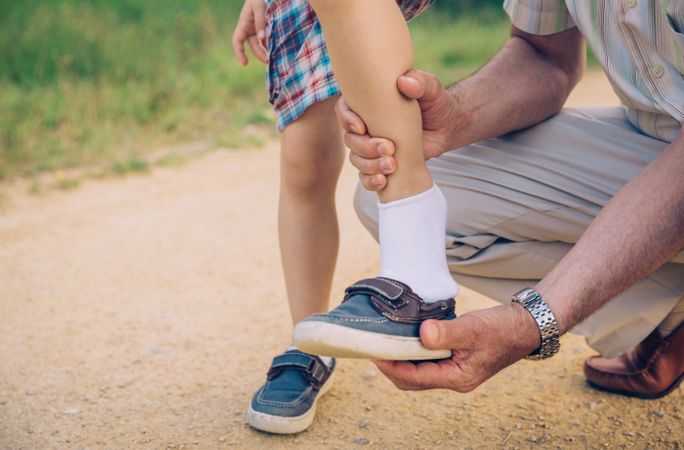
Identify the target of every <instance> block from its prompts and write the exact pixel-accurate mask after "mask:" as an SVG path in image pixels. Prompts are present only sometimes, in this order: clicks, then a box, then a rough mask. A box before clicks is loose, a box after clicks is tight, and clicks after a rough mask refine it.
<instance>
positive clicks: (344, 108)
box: [335, 97, 367, 135]
mask: <svg viewBox="0 0 684 450" xmlns="http://www.w3.org/2000/svg"><path fill="white" fill-rule="evenodd" d="M335 114H337V121H338V122H339V123H340V125H341V126H342V128H343V129H344V130H345V131H347V132H349V133H354V134H361V135H363V134H366V132H367V131H366V124H365V123H364V122H363V120H362V119H361V117H359V116H358V115H357V114H356V113H355V112H354V111H352V110H351V108H349V105H347V102H346V101H344V97H340V98H339V99H338V100H337V102H336V103H335Z"/></svg>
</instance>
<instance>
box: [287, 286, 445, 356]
mask: <svg viewBox="0 0 684 450" xmlns="http://www.w3.org/2000/svg"><path fill="white" fill-rule="evenodd" d="M454 306H455V301H454V299H453V298H450V299H446V300H440V301H437V302H431V303H426V302H425V301H423V300H422V299H421V298H420V297H419V296H418V295H416V294H415V293H414V292H413V291H412V290H411V288H410V287H408V286H407V285H405V284H404V283H401V282H399V281H396V280H392V279H390V278H383V277H378V278H369V279H366V280H361V281H358V282H356V283H354V284H353V285H352V286H350V287H348V288H347V289H346V291H345V297H344V300H343V301H342V304H341V305H340V306H338V307H337V308H335V309H333V310H332V311H330V312H328V313H325V314H314V315H312V316H310V317H308V318H306V319H304V320H303V321H301V322H299V323H298V324H297V326H295V329H294V336H293V340H294V345H296V346H297V347H298V348H300V349H301V350H302V351H305V352H309V353H315V354H317V355H326V356H334V357H338V358H367V359H382V360H426V359H443V358H449V357H451V350H431V349H428V348H426V347H425V346H423V344H422V343H421V341H420V324H421V323H423V321H425V320H427V319H436V320H451V319H455V318H456V314H455V313H454Z"/></svg>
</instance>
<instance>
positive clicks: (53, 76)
mask: <svg viewBox="0 0 684 450" xmlns="http://www.w3.org/2000/svg"><path fill="white" fill-rule="evenodd" d="M464 1H465V0H464ZM471 3H473V2H468V1H465V3H463V5H465V6H459V7H458V8H456V7H451V6H448V5H447V4H446V3H444V5H447V6H441V9H439V10H432V11H429V12H428V13H427V14H426V15H425V16H424V17H421V18H419V19H417V20H416V21H414V22H413V23H412V24H411V29H412V34H413V37H414V39H415V47H416V49H417V50H416V53H417V60H416V66H417V67H418V68H421V69H425V70H431V71H434V72H436V73H438V75H439V76H440V78H441V79H442V80H443V81H445V82H448V81H454V80H456V79H458V78H461V77H463V76H465V75H467V74H468V73H470V72H472V71H473V70H476V69H477V68H478V67H480V66H481V65H482V64H483V63H484V62H485V61H486V60H487V59H489V58H490V57H491V55H493V54H494V53H495V52H496V50H497V49H498V48H499V46H500V45H501V43H502V42H504V40H505V39H506V36H507V35H508V29H509V26H508V23H507V19H506V17H505V15H504V14H503V12H502V11H501V10H500V9H499V8H498V7H497V8H491V7H487V8H484V9H483V8H479V9H478V8H476V7H474V6H472V4H471ZM486 3H487V4H493V3H494V2H493V1H489V0H488V1H487V2H486ZM438 4H439V3H438ZM240 7H241V1H239V0H193V1H188V0H163V1H162V0H90V1H88V2H84V1H79V0H3V1H2V2H0V180H2V179H6V178H12V177H15V176H18V175H33V174H37V173H40V172H43V171H53V170H58V169H64V168H70V167H79V166H88V165H98V166H101V167H105V168H107V169H106V171H107V172H108V173H114V174H127V173H134V172H144V171H146V170H147V169H148V163H146V162H145V158H146V156H147V155H148V154H149V152H151V151H152V150H154V149H155V148H159V147H160V146H167V145H172V144H179V143H183V142H191V141H198V140H202V141H208V142H213V143H214V144H215V145H221V146H224V147H229V148H235V147H243V146H258V145H261V144H262V143H263V142H264V141H265V139H268V138H269V137H270V136H275V133H274V131H273V130H274V120H273V114H272V112H271V110H270V105H268V103H267V101H266V92H265V84H264V67H263V65H261V64H260V63H258V62H256V61H253V62H252V63H251V64H250V65H249V66H248V67H247V68H243V67H242V66H240V65H239V64H238V63H237V61H236V60H235V59H234V57H233V55H232V50H231V47H230V35H231V33H232V27H233V25H234V23H235V19H236V17H237V14H238V11H239V8H240ZM464 8H465V9H468V8H469V10H473V9H478V11H479V12H478V14H477V15H472V14H464V13H463V10H464ZM255 129H258V130H260V131H258V132H255Z"/></svg>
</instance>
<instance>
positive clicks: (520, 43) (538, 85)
mask: <svg viewBox="0 0 684 450" xmlns="http://www.w3.org/2000/svg"><path fill="white" fill-rule="evenodd" d="M584 60H585V56H584V43H583V40H582V37H581V35H580V33H579V31H577V29H576V28H573V29H571V30H568V31H564V32H562V33H558V34H555V35H552V36H532V35H529V34H526V33H524V32H522V31H520V30H518V29H515V28H514V29H513V32H512V36H511V38H510V39H509V41H508V42H507V43H506V44H505V45H504V47H503V48H502V49H501V50H500V51H499V52H498V53H497V54H496V55H495V56H494V57H493V58H492V59H491V61H489V62H488V63H487V64H486V65H485V66H483V67H482V68H481V69H480V70H479V71H478V72H476V73H475V74H473V75H472V76H470V77H469V78H466V79H465V80H463V81H461V82H459V83H456V84H454V85H453V86H451V87H450V88H449V89H448V92H449V94H450V95H451V96H452V98H453V99H454V101H455V103H456V104H457V107H456V109H457V110H458V111H465V114H464V115H463V116H461V117H464V118H465V120H462V123H455V124H454V130H453V132H452V139H451V140H450V145H449V147H450V148H451V149H453V148H460V147H463V146H465V145H468V144H471V143H474V142H478V141H481V140H484V139H490V138H493V137H496V136H500V135H502V134H505V133H508V132H511V131H515V130H520V129H523V128H527V127H529V126H531V125H534V124H536V123H539V122H541V121H543V120H544V119H546V118H548V117H550V116H552V115H554V114H556V113H557V112H558V111H559V110H560V109H561V107H562V106H563V104H564V103H565V100H566V99H567V97H568V95H569V93H570V91H571V90H572V88H573V87H574V86H575V85H576V84H577V82H578V81H579V79H580V77H581V74H582V72H583V70H584Z"/></svg>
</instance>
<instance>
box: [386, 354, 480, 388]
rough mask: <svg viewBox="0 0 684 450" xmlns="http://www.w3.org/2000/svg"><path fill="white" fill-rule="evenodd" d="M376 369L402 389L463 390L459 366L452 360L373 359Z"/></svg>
mask: <svg viewBox="0 0 684 450" xmlns="http://www.w3.org/2000/svg"><path fill="white" fill-rule="evenodd" d="M375 365H376V366H378V369H380V371H381V372H382V373H383V374H384V375H385V376H386V377H387V378H389V379H390V381H392V383H394V385H395V386H397V387H398V388H399V389H402V390H411V391H415V390H425V389H438V388H447V389H453V390H456V391H459V392H465V391H466V389H469V388H465V387H463V388H462V387H461V385H460V383H459V379H458V376H459V373H460V368H459V367H458V365H457V364H456V363H454V362H453V361H452V360H445V361H439V362H427V361H426V362H420V363H411V362H407V361H375Z"/></svg>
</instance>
